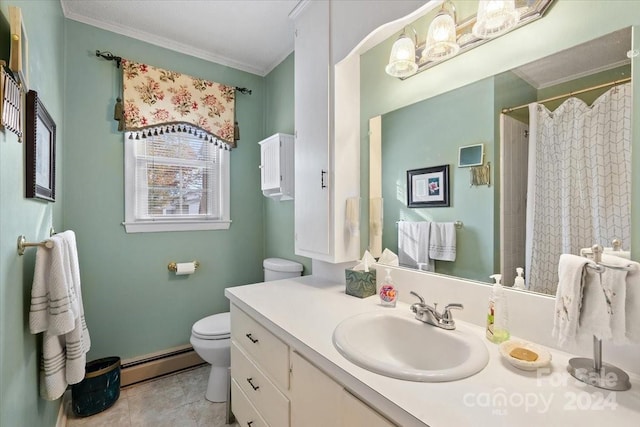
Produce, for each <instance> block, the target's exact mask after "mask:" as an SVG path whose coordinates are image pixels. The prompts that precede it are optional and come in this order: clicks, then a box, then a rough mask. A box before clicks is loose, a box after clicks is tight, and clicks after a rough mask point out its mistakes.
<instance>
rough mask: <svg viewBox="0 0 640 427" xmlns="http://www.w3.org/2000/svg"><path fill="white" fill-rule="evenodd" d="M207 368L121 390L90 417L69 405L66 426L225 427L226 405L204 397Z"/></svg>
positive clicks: (207, 375) (207, 376) (203, 367)
mask: <svg viewBox="0 0 640 427" xmlns="http://www.w3.org/2000/svg"><path fill="white" fill-rule="evenodd" d="M209 369H210V368H209V366H202V367H199V368H195V369H192V370H190V371H185V372H181V373H178V374H176V375H171V376H168V377H164V378H160V379H157V380H154V381H150V382H147V383H144V384H140V385H136V386H133V387H129V388H126V389H124V390H121V391H120V398H119V399H118V401H117V402H116V403H115V405H113V406H112V407H111V408H109V409H107V410H106V411H104V412H101V413H99V414H96V415H93V416H90V417H85V418H80V417H76V416H75V415H74V414H73V411H71V406H69V408H68V419H67V427H87V426H90V427H151V426H153V427H177V426H179V427H224V426H227V424H226V423H225V415H226V404H225V403H212V402H209V401H208V400H206V399H205V398H204V393H205V391H206V389H207V381H208V379H209ZM233 426H237V424H233Z"/></svg>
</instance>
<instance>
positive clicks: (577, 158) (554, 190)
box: [363, 10, 633, 294]
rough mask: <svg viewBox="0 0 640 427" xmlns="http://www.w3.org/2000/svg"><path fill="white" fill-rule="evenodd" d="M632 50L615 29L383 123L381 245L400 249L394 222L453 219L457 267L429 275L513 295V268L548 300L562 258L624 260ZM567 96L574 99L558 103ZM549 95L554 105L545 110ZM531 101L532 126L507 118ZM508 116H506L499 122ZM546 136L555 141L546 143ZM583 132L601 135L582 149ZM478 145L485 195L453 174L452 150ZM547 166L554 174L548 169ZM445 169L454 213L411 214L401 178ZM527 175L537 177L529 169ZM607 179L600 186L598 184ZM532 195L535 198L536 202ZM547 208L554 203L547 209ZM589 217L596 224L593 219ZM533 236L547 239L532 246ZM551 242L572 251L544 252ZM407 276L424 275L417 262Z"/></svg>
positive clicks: (465, 174)
mask: <svg viewBox="0 0 640 427" xmlns="http://www.w3.org/2000/svg"><path fill="white" fill-rule="evenodd" d="M551 13H553V10H552V11H551ZM544 19H546V18H543V20H544ZM504 37H505V38H508V37H510V35H506V36H504ZM584 40H586V41H584ZM631 48H632V31H631V28H630V27H626V28H620V29H617V30H616V31H613V32H611V33H608V34H605V35H602V36H600V37H597V38H595V39H592V40H588V39H586V38H585V39H583V42H581V43H579V44H576V45H574V46H572V47H571V48H562V49H558V51H557V52H554V53H553V54H550V55H547V56H544V57H543V58H540V59H536V60H535V61H533V62H527V63H523V64H521V65H518V66H514V67H512V68H511V69H508V70H506V71H501V72H499V73H497V74H495V75H492V76H483V77H482V78H480V79H479V80H476V81H473V82H471V83H468V84H466V85H462V86H461V87H457V88H455V89H454V90H451V91H448V92H445V93H440V94H437V95H436V96H432V97H428V99H424V100H422V101H419V102H416V103H413V104H411V105H407V106H403V107H401V108H397V109H394V110H393V111H388V112H386V113H385V114H382V116H381V139H382V143H381V148H380V151H381V159H382V160H381V164H382V167H381V171H375V170H372V171H369V172H370V174H371V175H372V176H374V177H376V176H377V178H374V179H380V181H381V187H382V198H383V209H382V210H383V233H382V239H381V240H382V247H383V248H384V247H387V248H389V249H391V250H393V251H394V252H396V251H398V221H407V222H422V221H432V222H454V221H460V222H461V223H462V224H463V225H462V228H459V229H457V230H456V232H457V239H456V240H457V245H456V246H457V247H456V260H455V261H454V262H448V261H436V262H435V272H436V273H441V274H446V275H452V276H456V277H461V278H466V279H472V280H477V281H481V282H487V283H488V282H489V281H490V279H489V276H490V275H491V274H493V273H502V274H503V278H504V279H503V283H504V284H505V285H507V286H511V285H513V283H514V277H515V275H516V268H518V267H521V268H523V269H524V271H525V274H524V275H525V278H526V287H527V289H529V290H531V291H535V292H541V293H545V294H554V293H555V285H556V282H557V260H558V257H559V253H562V252H571V253H576V254H579V252H580V249H581V248H587V247H590V246H591V245H592V244H594V243H599V244H602V245H603V246H612V244H611V241H612V240H613V239H614V238H616V239H619V240H620V241H621V243H622V250H623V251H625V252H627V251H629V250H630V246H631V214H630V211H631V192H630V191H631V139H632V123H631V114H630V111H631V110H630V109H631V106H632V103H633V99H632V91H631V85H630V83H629V82H630V80H631V74H632V73H631V60H630V59H629V58H628V56H627V53H628V52H630V51H631ZM365 59H366V58H365ZM485 60H488V61H490V60H491V58H485ZM365 63H366V61H365ZM469 65H470V66H471V67H472V66H473V64H469ZM429 72H430V71H427V72H425V73H424V74H428V73H429ZM365 86H366V83H365ZM594 87H595V88H596V89H593V88H594ZM583 90H584V92H582V91H583ZM578 92H580V93H578ZM569 93H571V94H572V96H563V95H566V94H569ZM556 96H558V97H559V98H558V99H557V100H553V101H546V100H547V99H549V98H554V97H556ZM365 98H366V95H365ZM571 98H573V100H571V101H568V102H567V100H568V99H571ZM575 98H578V99H580V101H576V100H575ZM538 101H543V102H541V106H540V107H535V108H534V109H533V110H532V111H533V113H532V114H533V116H535V117H530V113H529V107H522V108H514V107H520V106H523V105H524V106H526V105H527V104H530V103H533V102H538ZM503 109H513V110H512V111H509V112H507V113H506V114H501V112H502V110H503ZM538 110H539V111H540V113H538V112H537V111H538ZM596 110H597V111H596ZM561 113H562V114H566V117H570V116H573V117H574V118H575V120H574V119H569V118H563V119H562V120H565V121H569V120H573V121H574V122H575V123H574V124H569V122H567V123H564V124H563V123H555V125H554V124H553V121H554V116H555V119H556V122H558V121H559V118H560V117H561ZM592 113H593V114H595V115H605V116H606V119H605V120H604V122H603V123H602V125H598V124H597V123H595V122H596V120H595V119H594V120H593V122H594V123H593V124H592V127H590V128H588V129H577V127H578V124H577V123H578V122H581V121H584V120H582V119H583V118H584V117H585V115H589V114H592ZM544 120H547V121H548V123H546V122H544ZM612 123H616V125H615V126H616V128H615V129H612V128H611V126H610V125H611V124H612ZM553 126H555V130H554V131H553V132H556V134H555V135H554V134H551V135H547V134H546V133H548V132H551V129H552V127H553ZM563 126H564V127H563ZM569 128H576V129H573V130H572V132H573V131H575V132H576V133H574V134H567V133H566V132H569V131H568V130H567V129H569ZM563 132H564V133H563ZM587 134H594V135H604V137H603V138H600V140H597V139H598V137H596V138H595V139H596V141H594V142H593V143H591V142H588V143H587V142H585V138H586V135H587ZM534 137H535V141H534V146H535V147H537V150H539V151H540V152H541V153H542V154H535V153H537V151H536V150H535V149H534V148H530V145H531V143H532V138H534ZM559 139H563V140H570V141H572V142H570V143H568V144H567V143H566V142H562V141H561V142H558V140H559ZM363 143H364V142H363ZM473 144H483V147H484V151H485V159H484V161H485V164H486V163H488V162H490V163H491V165H490V167H491V177H492V182H491V185H490V186H486V185H484V186H471V185H470V182H471V171H470V169H469V168H459V167H458V164H457V162H458V153H459V148H460V147H463V146H468V145H473ZM549 144H556V146H555V147H553V146H551V147H549ZM572 146H573V147H574V148H575V149H576V150H575V152H573V151H571V147H572ZM544 147H546V148H544ZM529 153H533V158H534V159H537V166H535V162H532V161H531V160H530V159H529ZM564 154H567V158H563V157H562V156H563V155H564ZM545 156H546V157H545ZM552 161H557V162H558V164H557V165H556V166H551V162H552ZM445 164H448V165H449V166H450V192H451V196H450V197H451V206H449V207H438V208H422V209H415V208H408V207H407V195H406V172H407V171H408V170H413V169H419V168H427V167H432V166H438V165H445ZM530 165H534V167H535V169H533V170H530V168H529V166H530ZM569 171H572V172H575V176H574V177H572V178H571V179H570V180H569V181H568V182H569V184H568V188H566V189H563V188H562V187H557V186H556V184H558V183H559V182H560V181H561V178H562V175H563V174H565V175H566V174H567V173H568V172H569ZM603 175H604V178H603V179H604V180H601V179H599V177H601V176H603ZM547 178H549V180H546V179H547ZM532 182H533V184H531V183H532ZM581 183H582V185H580V184H581ZM591 184H593V187H592V186H591ZM528 186H531V188H529V189H528V188H527V187H528ZM535 188H541V189H542V192H538V193H535V192H534V191H533V189H535ZM545 191H546V192H547V193H546V194H545V193H544V192H545ZM570 191H578V192H582V193H585V195H587V196H588V197H587V198H588V199H589V200H592V204H591V205H589V206H583V205H582V203H584V202H582V201H581V202H578V204H577V205H575V206H572V205H571V203H569V202H571V201H575V200H579V197H578V195H576V194H572V193H571V192H570ZM528 193H529V194H530V196H529V197H530V198H537V200H538V202H537V203H534V204H533V205H534V206H536V207H537V212H536V211H535V210H532V209H531V204H530V203H527V194H528ZM587 193H588V194H587ZM612 197H613V198H612ZM542 198H546V199H549V200H553V201H554V203H555V205H554V204H551V205H549V206H544V207H543V204H542V203H541V199H542ZM567 204H568V206H563V205H567ZM612 206H613V209H609V208H611V207H612ZM560 208H563V209H565V208H566V209H565V210H564V212H565V214H564V217H562V216H560V217H559V219H553V220H548V221H547V222H544V219H543V222H541V223H540V224H541V225H539V226H538V228H534V227H533V225H532V221H531V220H530V219H531V218H533V216H534V215H538V216H539V217H540V216H541V217H543V218H544V217H551V213H552V212H553V211H558V210H560ZM528 210H529V213H528V215H529V216H528V217H527V212H528ZM586 211H590V212H592V211H595V212H599V214H598V215H600V216H598V215H596V216H595V217H594V218H591V214H586V213H585V212H586ZM549 221H550V222H549ZM556 221H560V222H562V221H564V222H565V223H567V222H570V223H571V224H570V225H569V224H565V226H566V227H567V228H565V229H563V230H564V231H560V232H558V231H553V232H550V230H552V229H551V226H552V225H553V223H554V222H556ZM607 221H608V222H609V224H606V223H607ZM578 226H580V227H581V228H584V229H585V230H586V231H585V230H578ZM527 230H529V233H528V234H529V236H527ZM540 236H543V237H544V239H542V240H539V241H537V242H536V241H535V240H534V239H533V238H534V237H540ZM527 239H528V240H527ZM545 239H546V240H545ZM558 239H559V240H560V244H565V245H568V246H564V248H565V249H557V250H554V251H550V250H548V248H549V247H551V246H554V245H556V243H557V242H556V240H558ZM527 242H529V243H527ZM558 250H560V252H557V251H558ZM413 267H414V268H421V269H422V268H423V264H420V265H414V266H413ZM554 275H555V276H554ZM554 277H556V279H554Z"/></svg>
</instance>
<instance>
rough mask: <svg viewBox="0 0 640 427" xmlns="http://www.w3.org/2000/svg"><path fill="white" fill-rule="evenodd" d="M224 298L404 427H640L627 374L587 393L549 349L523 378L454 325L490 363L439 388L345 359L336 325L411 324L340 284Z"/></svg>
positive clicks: (635, 392)
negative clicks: (354, 320)
mask: <svg viewBox="0 0 640 427" xmlns="http://www.w3.org/2000/svg"><path fill="white" fill-rule="evenodd" d="M225 295H226V296H227V298H229V300H230V301H231V302H232V303H233V304H235V305H237V306H238V307H239V308H241V309H242V310H243V311H245V312H246V313H247V314H249V315H250V316H252V317H253V318H255V319H256V320H257V321H258V322H260V323H262V324H263V325H264V326H266V327H267V328H268V329H269V330H271V331H272V332H273V333H274V334H275V335H276V336H278V337H279V338H280V339H282V340H283V341H285V342H287V343H288V344H289V345H291V346H292V347H293V348H294V349H295V350H296V351H298V352H299V353H300V354H302V355H303V356H305V357H306V358H308V359H309V360H311V361H312V362H313V363H315V364H316V365H317V366H319V367H320V368H321V369H323V370H324V371H325V372H326V373H328V374H329V375H330V376H332V377H333V378H334V379H335V380H336V381H337V382H339V383H341V384H342V385H343V386H344V387H345V388H347V389H349V390H350V391H351V392H352V393H353V394H355V395H357V396H359V397H360V398H361V399H362V400H364V401H366V402H368V403H369V404H370V405H371V406H373V407H375V408H376V409H378V410H379V411H380V412H381V413H383V414H385V415H386V416H388V417H389V418H390V419H392V420H393V421H394V422H396V423H397V424H399V425H401V426H403V427H408V426H424V425H428V426H431V427H440V426H518V427H520V426H541V425H544V426H569V425H576V424H577V423H580V425H583V426H591V425H611V426H615V427H623V426H634V427H636V426H638V425H640V378H638V377H637V376H635V375H631V384H632V387H631V390H628V391H625V392H611V391H607V390H601V389H598V388H595V387H591V386H588V385H586V384H583V383H581V382H579V381H577V380H575V379H574V378H573V377H572V376H570V375H569V374H568V373H567V372H566V366H567V362H568V360H569V359H570V358H571V357H574V356H573V355H570V354H568V353H564V352H561V351H558V350H554V349H549V350H550V352H551V354H552V357H553V359H552V361H551V367H550V370H549V372H548V373H543V374H541V375H538V374H537V373H536V372H527V371H522V370H519V369H516V368H514V367H512V366H511V365H510V364H509V363H508V362H506V361H505V360H503V359H502V357H501V356H500V353H499V351H498V346H497V345H495V344H492V343H491V342H489V341H487V340H486V339H484V329H483V328H481V327H478V326H475V325H472V324H469V323H466V322H462V321H457V327H458V328H459V329H464V330H467V331H471V332H472V333H475V334H478V336H480V337H483V340H484V342H485V343H486V345H487V348H488V350H489V355H490V360H489V363H488V365H487V366H486V367H485V368H484V369H483V370H482V371H481V372H479V373H478V374H476V375H474V376H471V377H469V378H465V379H462V380H458V381H452V382H444V383H420V382H412V381H404V380H397V379H393V378H389V377H385V376H382V375H379V374H375V373H373V372H369V371H367V370H365V369H363V368H360V367H358V366H356V365H354V364H353V363H351V362H350V361H348V360H347V359H345V358H344V357H343V356H342V355H341V354H340V353H338V351H337V350H336V349H335V347H334V346H333V343H332V334H333V330H334V329H335V327H336V326H337V325H338V324H339V323H340V322H341V321H342V320H344V319H346V318H347V317H350V316H353V315H355V314H359V313H364V312H369V311H384V310H394V311H395V313H406V315H407V316H408V317H409V318H412V317H413V314H412V313H411V312H410V311H409V306H408V305H407V304H404V303H401V302H399V303H398V305H397V307H396V308H387V307H382V306H380V305H379V303H378V302H379V299H378V297H377V296H373V297H369V298H365V299H360V298H355V297H352V296H349V295H346V294H345V293H344V285H341V284H335V283H329V282H328V281H327V280H326V279H320V278H316V277H314V276H305V277H301V278H296V279H286V280H279V281H275V282H266V283H259V284H255V285H247V286H239V287H234V288H227V289H226V290H225ZM478 303H479V304H484V303H485V302H484V301H482V302H478ZM454 317H455V316H454ZM424 327H425V328H431V327H433V326H430V325H426V324H425V325H424ZM399 332H400V331H399ZM434 351H435V349H434ZM638 357H640V355H638Z"/></svg>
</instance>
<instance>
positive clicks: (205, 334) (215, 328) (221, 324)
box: [191, 312, 231, 340]
mask: <svg viewBox="0 0 640 427" xmlns="http://www.w3.org/2000/svg"><path fill="white" fill-rule="evenodd" d="M191 335H193V336H194V337H196V338H200V339H202V340H223V339H228V338H230V337H231V318H230V315H229V313H228V312H227V313H218V314H214V315H212V316H207V317H205V318H203V319H200V320H198V321H197V322H196V323H194V324H193V327H192V328H191Z"/></svg>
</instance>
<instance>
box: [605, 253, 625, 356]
mask: <svg viewBox="0 0 640 427" xmlns="http://www.w3.org/2000/svg"><path fill="white" fill-rule="evenodd" d="M602 263H603V264H605V265H610V266H614V267H627V266H628V265H629V260H628V259H625V258H620V257H618V256H612V255H607V254H603V255H602ZM602 290H603V292H604V294H605V301H606V304H607V305H606V307H607V313H608V315H609V327H610V328H611V337H612V339H613V342H614V344H626V343H628V340H627V337H626V298H627V271H626V270H617V269H613V268H605V269H604V271H603V272H602Z"/></svg>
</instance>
